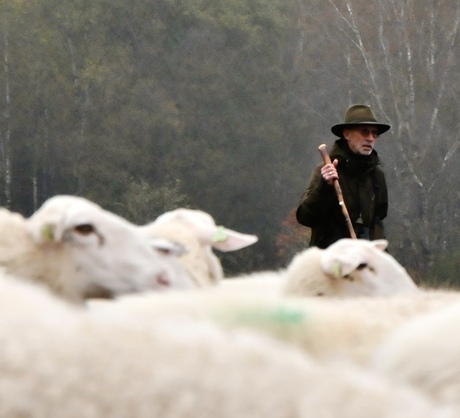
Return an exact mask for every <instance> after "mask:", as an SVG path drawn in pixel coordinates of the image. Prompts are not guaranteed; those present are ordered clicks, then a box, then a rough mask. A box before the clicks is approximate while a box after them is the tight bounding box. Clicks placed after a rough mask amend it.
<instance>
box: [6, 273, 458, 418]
mask: <svg viewBox="0 0 460 418" xmlns="http://www.w3.org/2000/svg"><path fill="white" fill-rule="evenodd" d="M45 290H46V289H45V288H39V287H38V286H35V285H33V284H28V283H25V282H21V281H18V280H9V278H8V277H2V278H1V279H0V417H5V418H6V417H8V418H19V417H26V416H27V417H33V418H74V417H75V416H78V417H79V418H100V417H111V418H151V417H162V418H188V417H191V416H193V417H200V418H215V417H219V418H235V417H238V418H253V417H265V418H291V417H297V418H308V417H311V416H321V417H324V418H333V417H338V416H340V417H341V418H368V417H373V418H407V417H417V418H455V417H456V414H455V412H456V411H455V410H448V409H446V408H444V407H442V405H436V404H435V403H433V402H430V401H429V400H427V399H425V398H424V397H423V396H421V395H420V394H419V393H417V391H414V390H412V389H410V388H408V387H405V386H404V385H397V384H395V383H394V382H391V381H388V380H386V379H384V378H381V377H378V376H375V375H373V374H371V373H368V372H366V371H364V370H360V369H359V368H357V367H355V366H353V365H352V364H345V363H340V364H328V365H322V364H319V363H317V362H315V361H314V360H313V359H311V358H310V357H309V356H307V355H306V354H304V353H301V352H300V351H298V350H296V349H295V348H294V347H290V346H288V345H284V344H280V343H277V342H276V341H274V340H272V339H270V338H267V337H264V336H262V335H260V334H257V333H254V332H242V331H225V330H223V329H222V328H220V327H218V326H216V325H215V324H212V323H210V322H208V321H198V320H191V319H186V318H178V317H174V316H170V315H165V316H163V317H161V318H157V319H156V320H154V321H152V320H145V321H137V322H134V321H132V320H130V319H129V318H127V317H126V316H124V315H122V314H121V312H118V314H117V313H115V312H112V313H110V314H108V313H107V312H105V313H102V312H99V313H95V312H91V311H86V310H83V309H78V308H77V307H75V306H73V305H71V304H66V303H64V301H60V300H58V299H57V298H55V297H53V296H52V295H51V294H49V293H48V292H46V291H45Z"/></svg>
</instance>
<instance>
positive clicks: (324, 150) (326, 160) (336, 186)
mask: <svg viewBox="0 0 460 418" xmlns="http://www.w3.org/2000/svg"><path fill="white" fill-rule="evenodd" d="M318 150H319V152H320V154H321V156H322V157H323V161H324V164H331V163H332V161H331V157H329V153H328V152H327V148H326V144H321V145H320V146H319V147H318ZM332 184H333V186H334V189H335V193H336V194H337V199H339V205H340V207H341V208H342V213H343V216H344V217H345V221H346V222H347V226H348V230H349V232H350V236H351V238H354V239H356V233H355V230H354V229H353V224H352V223H351V219H350V215H349V214H348V210H347V207H346V205H345V202H344V201H343V194H342V189H341V187H340V184H339V181H338V180H337V179H335V180H333V182H332Z"/></svg>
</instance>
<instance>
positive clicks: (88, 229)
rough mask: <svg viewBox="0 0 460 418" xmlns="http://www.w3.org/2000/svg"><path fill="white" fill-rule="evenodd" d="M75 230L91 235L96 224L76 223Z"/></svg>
mask: <svg viewBox="0 0 460 418" xmlns="http://www.w3.org/2000/svg"><path fill="white" fill-rule="evenodd" d="M74 230H75V231H76V232H78V233H79V234H82V235H89V234H92V233H93V232H94V226H93V225H91V224H81V225H76V226H75V227H74Z"/></svg>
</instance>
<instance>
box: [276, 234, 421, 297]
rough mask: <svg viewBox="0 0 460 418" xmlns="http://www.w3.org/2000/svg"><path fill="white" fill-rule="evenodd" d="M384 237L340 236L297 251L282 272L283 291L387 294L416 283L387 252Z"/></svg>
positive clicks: (412, 287) (409, 289) (412, 289)
mask: <svg viewBox="0 0 460 418" xmlns="http://www.w3.org/2000/svg"><path fill="white" fill-rule="evenodd" d="M387 244H388V242H387V241H386V240H377V241H367V240H361V239H341V240H339V241H337V242H336V243H334V244H332V245H330V246H329V247H328V248H326V249H324V250H322V249H319V248H315V247H313V248H309V249H307V250H305V251H303V252H301V253H299V254H297V255H296V256H295V257H294V258H293V260H292V262H291V263H290V264H289V266H288V268H287V270H286V273H285V279H286V282H287V283H286V288H285V292H286V294H291V295H298V296H343V297H350V296H391V295H395V294H400V293H415V292H417V291H418V289H417V286H416V285H415V283H414V282H413V280H412V279H411V277H410V276H409V275H408V274H407V272H406V270H405V269H404V268H403V267H402V266H401V265H400V264H399V263H398V262H397V261H396V260H395V259H394V258H393V257H392V256H391V255H390V254H388V253H386V252H385V251H384V250H385V249H386V246H387Z"/></svg>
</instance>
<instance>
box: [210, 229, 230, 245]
mask: <svg viewBox="0 0 460 418" xmlns="http://www.w3.org/2000/svg"><path fill="white" fill-rule="evenodd" d="M227 239H228V235H227V232H226V230H225V228H224V227H223V226H218V227H217V230H216V232H214V234H213V236H212V238H211V240H212V242H220V241H226V240H227Z"/></svg>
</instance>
